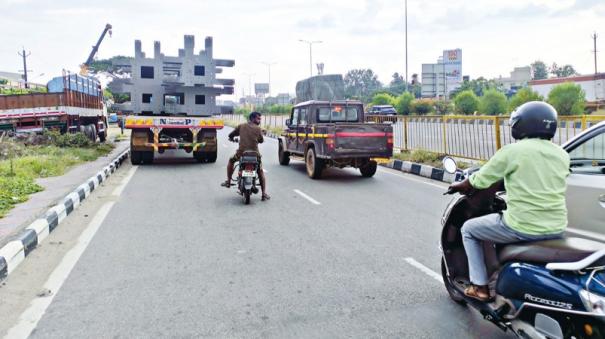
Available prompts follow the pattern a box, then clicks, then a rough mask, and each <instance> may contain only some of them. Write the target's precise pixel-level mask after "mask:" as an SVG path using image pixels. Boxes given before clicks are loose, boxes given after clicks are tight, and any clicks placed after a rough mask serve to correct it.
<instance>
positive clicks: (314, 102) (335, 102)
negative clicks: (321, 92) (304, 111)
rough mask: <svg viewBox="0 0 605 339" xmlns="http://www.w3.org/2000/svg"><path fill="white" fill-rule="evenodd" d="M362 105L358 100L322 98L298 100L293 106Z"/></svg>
mask: <svg viewBox="0 0 605 339" xmlns="http://www.w3.org/2000/svg"><path fill="white" fill-rule="evenodd" d="M330 104H332V105H363V103H362V102H361V101H359V100H333V101H322V100H309V101H305V102H300V103H298V104H296V105H295V106H294V107H299V106H308V105H330Z"/></svg>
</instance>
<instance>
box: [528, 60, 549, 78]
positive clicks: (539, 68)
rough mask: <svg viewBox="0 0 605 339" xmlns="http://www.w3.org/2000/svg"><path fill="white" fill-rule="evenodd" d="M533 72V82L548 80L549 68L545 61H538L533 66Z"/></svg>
mask: <svg viewBox="0 0 605 339" xmlns="http://www.w3.org/2000/svg"><path fill="white" fill-rule="evenodd" d="M531 70H532V73H533V77H532V79H533V80H541V79H546V78H548V68H547V67H546V64H545V63H544V62H543V61H540V60H536V61H534V63H533V64H531Z"/></svg>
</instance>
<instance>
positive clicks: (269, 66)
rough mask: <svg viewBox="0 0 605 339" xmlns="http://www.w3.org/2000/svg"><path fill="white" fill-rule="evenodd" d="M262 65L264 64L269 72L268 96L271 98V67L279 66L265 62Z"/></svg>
mask: <svg viewBox="0 0 605 339" xmlns="http://www.w3.org/2000/svg"><path fill="white" fill-rule="evenodd" d="M261 63H262V64H264V65H265V66H267V68H268V70H269V93H267V94H268V96H271V65H275V64H277V62H265V61H261Z"/></svg>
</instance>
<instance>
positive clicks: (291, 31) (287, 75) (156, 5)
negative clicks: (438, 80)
mask: <svg viewBox="0 0 605 339" xmlns="http://www.w3.org/2000/svg"><path fill="white" fill-rule="evenodd" d="M0 8H1V9H2V10H1V11H0V13H1V14H0V22H2V33H1V36H2V38H0V71H9V72H16V71H18V70H21V69H22V68H23V67H22V64H21V59H20V57H19V56H18V55H17V52H18V51H19V50H20V49H21V47H22V46H25V49H26V51H31V56H30V57H29V59H28V67H29V68H31V69H32V70H34V72H32V73H31V74H30V79H31V81H34V82H38V81H39V82H43V81H45V80H47V79H48V78H50V77H52V76H54V75H59V74H60V72H61V70H62V69H64V68H65V69H69V70H71V71H77V70H78V65H79V64H80V63H82V62H83V61H85V59H86V57H87V56H88V53H89V52H90V49H91V46H92V45H93V44H94V43H95V42H96V40H97V39H98V37H99V35H100V33H101V31H102V30H103V28H104V27H105V24H106V23H111V24H112V25H113V37H112V38H109V39H106V40H105V41H104V42H103V44H102V45H101V47H100V50H99V54H98V57H99V58H107V57H111V56H113V55H117V54H121V55H130V56H132V55H133V54H134V40H135V39H141V40H142V42H143V49H144V51H145V52H147V54H148V55H152V54H153V41H154V40H159V41H161V42H162V52H163V53H164V54H165V55H176V54H177V50H178V48H182V46H183V35H184V34H193V35H195V37H196V50H199V49H202V48H203V40H204V37H206V36H213V37H214V54H215V57H217V58H225V59H234V60H235V67H234V68H233V69H230V70H227V71H226V72H225V73H223V74H222V75H221V77H225V78H235V79H236V96H237V97H239V96H241V94H242V90H245V91H246V93H248V90H249V88H248V87H249V85H248V83H249V77H248V76H247V75H245V74H247V73H253V74H254V76H253V77H252V82H267V81H268V70H267V66H265V65H263V64H262V63H261V62H276V63H277V64H275V65H274V66H272V68H271V83H272V93H278V92H289V93H294V88H295V84H296V81H297V80H300V79H302V78H304V77H307V76H308V75H309V49H308V45H306V44H303V43H301V42H299V41H298V40H299V39H306V40H322V41H323V43H322V44H318V45H314V46H313V62H314V63H316V62H323V63H324V64H325V73H326V74H328V73H342V74H344V73H346V72H347V71H348V70H350V69H354V68H371V69H372V70H374V72H376V73H377V74H378V76H379V80H380V81H382V82H383V83H388V82H389V81H390V80H391V75H392V74H393V73H394V72H400V73H403V72H404V71H405V49H404V45H405V44H404V41H405V40H404V39H405V38H404V37H405V34H404V0H331V1H319V0H221V1H209V0H172V1H157V0H120V1H117V0H104V1H95V2H89V1H76V0H55V1H47V0H0ZM604 19H605V0H506V1H505V0H481V1H478V0H456V1H450V0H432V1H424V0H408V32H409V33H408V34H409V40H408V41H409V42H408V50H409V75H410V77H411V75H412V74H413V73H420V71H421V64H422V63H431V62H435V61H436V60H437V58H438V57H439V56H440V55H441V54H442V51H443V50H444V49H453V48H461V49H462V54H463V59H462V71H463V74H464V75H470V76H471V78H476V77H479V76H484V77H488V78H491V77H498V76H500V75H501V76H508V74H509V72H510V71H512V69H513V67H515V66H524V65H529V64H530V63H531V62H533V61H534V60H536V59H540V60H543V61H545V62H546V63H547V64H549V65H550V64H551V63H553V62H557V63H558V64H567V63H569V64H572V65H573V66H574V67H575V68H576V70H578V71H579V72H580V73H584V74H586V73H592V72H594V61H593V60H594V59H593V54H592V52H591V51H592V49H593V48H592V39H591V34H592V33H593V32H595V31H596V32H597V34H600V36H601V37H600V39H599V42H598V46H597V47H598V48H599V46H600V49H601V50H602V51H603V53H601V54H600V55H599V64H600V65H601V66H600V67H601V70H603V71H605V57H604V55H605V44H603V43H602V42H603V41H605V40H604V39H605V20H604ZM314 72H315V67H314ZM40 73H44V74H45V75H44V76H39V74H40Z"/></svg>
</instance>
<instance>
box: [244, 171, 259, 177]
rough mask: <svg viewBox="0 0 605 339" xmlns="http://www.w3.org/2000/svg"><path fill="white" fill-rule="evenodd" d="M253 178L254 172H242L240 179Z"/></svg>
mask: <svg viewBox="0 0 605 339" xmlns="http://www.w3.org/2000/svg"><path fill="white" fill-rule="evenodd" d="M255 176H256V173H254V171H244V172H242V177H250V178H253V177H255Z"/></svg>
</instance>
